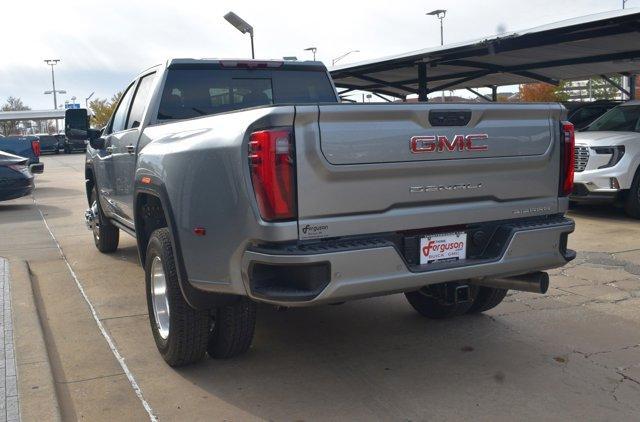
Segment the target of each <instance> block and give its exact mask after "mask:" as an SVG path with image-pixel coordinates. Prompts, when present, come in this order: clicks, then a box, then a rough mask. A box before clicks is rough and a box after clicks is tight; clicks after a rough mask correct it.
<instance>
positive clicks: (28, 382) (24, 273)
mask: <svg viewBox="0 0 640 422" xmlns="http://www.w3.org/2000/svg"><path fill="white" fill-rule="evenodd" d="M9 267H10V271H11V290H12V305H13V319H14V321H13V326H14V333H13V336H14V341H15V349H16V367H17V372H18V395H19V398H20V416H21V419H22V421H45V420H46V421H60V420H61V417H60V405H59V403H58V397H57V395H56V388H55V381H54V380H53V372H52V371H51V362H50V361H49V354H48V352H47V347H46V343H45V339H44V334H43V331H42V325H41V323H40V317H39V314H38V309H37V307H36V303H35V299H34V296H33V286H32V283H31V274H30V271H29V266H28V264H27V262H26V261H22V260H11V261H9Z"/></svg>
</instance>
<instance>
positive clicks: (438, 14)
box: [427, 9, 447, 45]
mask: <svg viewBox="0 0 640 422" xmlns="http://www.w3.org/2000/svg"><path fill="white" fill-rule="evenodd" d="M427 15H429V16H435V17H436V18H438V19H440V45H444V29H443V25H442V21H443V20H444V17H445V16H446V15H447V11H446V10H445V9H436V10H432V11H431V12H429V13H427Z"/></svg>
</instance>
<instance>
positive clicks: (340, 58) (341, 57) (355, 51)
mask: <svg viewBox="0 0 640 422" xmlns="http://www.w3.org/2000/svg"><path fill="white" fill-rule="evenodd" d="M359 52H360V50H349V51H347V52H346V53H344V54H343V55H342V56H338V57H336V58H335V59H333V60H331V66H335V64H336V63H337V62H338V61H340V60H342V59H344V58H345V57H347V56H348V55H349V54H351V53H359Z"/></svg>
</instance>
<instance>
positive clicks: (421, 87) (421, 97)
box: [418, 63, 429, 103]
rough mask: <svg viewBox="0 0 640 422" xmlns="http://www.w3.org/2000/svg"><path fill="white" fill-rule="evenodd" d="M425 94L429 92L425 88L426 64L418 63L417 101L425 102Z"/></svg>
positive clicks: (426, 99)
mask: <svg viewBox="0 0 640 422" xmlns="http://www.w3.org/2000/svg"><path fill="white" fill-rule="evenodd" d="M427 94H429V90H428V89H427V64H426V63H418V101H420V102H425V103H426V102H427V101H428V98H427Z"/></svg>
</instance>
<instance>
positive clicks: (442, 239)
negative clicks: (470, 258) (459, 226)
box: [418, 232, 467, 265]
mask: <svg viewBox="0 0 640 422" xmlns="http://www.w3.org/2000/svg"><path fill="white" fill-rule="evenodd" d="M418 253H419V254H420V265H424V264H431V263H433V262H443V261H445V262H446V261H461V260H463V259H466V257H467V233H465V232H455V233H438V234H432V235H428V236H424V237H423V238H421V239H420V250H419V251H418Z"/></svg>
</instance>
